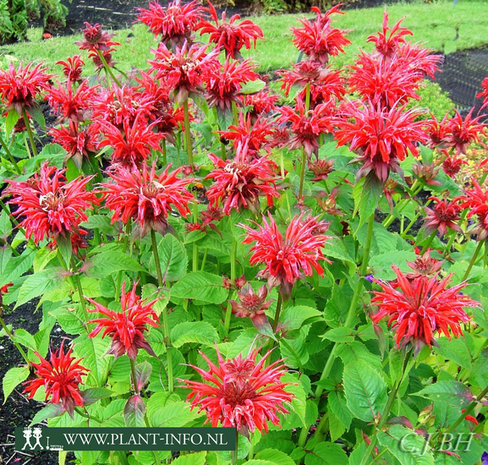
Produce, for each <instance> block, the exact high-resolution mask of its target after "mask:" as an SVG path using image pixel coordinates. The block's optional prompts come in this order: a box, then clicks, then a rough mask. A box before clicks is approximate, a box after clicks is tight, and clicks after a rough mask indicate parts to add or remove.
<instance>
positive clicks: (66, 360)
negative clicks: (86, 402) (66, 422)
mask: <svg viewBox="0 0 488 465" xmlns="http://www.w3.org/2000/svg"><path fill="white" fill-rule="evenodd" d="M72 351H73V348H72V347H71V348H70V349H69V350H68V352H66V353H65V352H64V344H61V347H60V348H59V349H58V351H57V352H54V353H53V352H51V360H50V361H49V362H48V361H47V360H46V359H45V358H43V357H42V356H41V355H40V354H38V353H37V352H35V354H36V355H37V356H38V357H39V360H40V361H41V363H33V364H32V366H33V367H34V368H35V369H36V375H37V379H34V380H30V381H26V382H25V383H24V384H26V387H25V388H24V391H25V392H28V393H29V398H30V399H32V398H33V397H34V395H35V393H36V392H37V390H38V389H39V388H40V387H41V386H43V387H44V390H45V392H46V398H45V400H46V401H47V399H48V398H49V396H51V403H53V404H59V403H61V406H62V408H63V411H66V412H68V413H69V414H70V415H71V416H72V415H73V411H74V409H75V406H78V407H83V397H82V396H81V393H80V390H79V384H80V383H81V377H82V376H84V375H86V374H87V373H88V370H87V369H86V368H85V367H83V366H81V365H80V362H81V360H82V359H78V360H76V359H75V358H74V357H72V356H71V352H72Z"/></svg>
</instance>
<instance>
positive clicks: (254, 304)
mask: <svg viewBox="0 0 488 465" xmlns="http://www.w3.org/2000/svg"><path fill="white" fill-rule="evenodd" d="M267 296H268V290H267V289H266V286H262V287H261V288H259V290H258V293H257V294H256V293H255V292H254V290H253V288H252V286H251V285H250V284H247V285H245V286H244V287H243V288H242V289H241V290H240V291H237V297H238V298H239V302H236V301H235V300H230V301H229V302H230V304H231V306H232V313H234V314H235V315H236V316H237V317H239V318H250V319H251V321H252V323H253V325H254V326H255V327H256V328H257V329H260V328H262V327H263V326H267V325H269V323H268V318H267V316H266V313H265V312H266V310H268V308H269V307H270V305H271V304H272V302H273V301H272V300H266V298H267Z"/></svg>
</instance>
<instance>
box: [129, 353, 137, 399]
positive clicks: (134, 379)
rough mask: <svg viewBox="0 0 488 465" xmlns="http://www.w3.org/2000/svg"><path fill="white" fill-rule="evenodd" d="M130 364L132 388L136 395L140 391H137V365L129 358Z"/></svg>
mask: <svg viewBox="0 0 488 465" xmlns="http://www.w3.org/2000/svg"><path fill="white" fill-rule="evenodd" d="M129 363H130V374H131V378H132V387H133V389H134V392H135V393H136V394H139V391H138V389H137V376H136V364H135V362H134V360H133V359H131V358H129Z"/></svg>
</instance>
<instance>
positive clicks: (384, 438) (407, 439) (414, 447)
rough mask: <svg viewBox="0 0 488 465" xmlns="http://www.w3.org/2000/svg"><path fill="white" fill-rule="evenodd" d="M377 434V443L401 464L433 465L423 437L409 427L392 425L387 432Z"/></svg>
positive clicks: (431, 456) (432, 458) (430, 453)
mask: <svg viewBox="0 0 488 465" xmlns="http://www.w3.org/2000/svg"><path fill="white" fill-rule="evenodd" d="M377 434H378V441H379V443H380V444H381V445H382V446H383V447H386V448H387V449H388V451H389V452H390V453H391V454H392V455H393V456H394V457H395V458H396V459H397V460H398V461H399V462H400V463H401V464H402V465H434V457H433V455H432V452H431V451H430V449H429V448H428V447H427V448H426V447H425V439H424V438H423V437H422V436H419V435H418V434H416V433H415V432H414V431H412V430H411V429H408V428H405V427H404V426H401V425H393V426H391V427H390V428H389V430H388V432H387V433H384V432H383V431H378V433H377ZM424 449H426V450H424Z"/></svg>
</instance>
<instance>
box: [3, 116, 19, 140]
mask: <svg viewBox="0 0 488 465" xmlns="http://www.w3.org/2000/svg"><path fill="white" fill-rule="evenodd" d="M19 119H20V115H19V114H18V113H17V112H16V111H15V110H10V111H9V112H8V114H7V117H6V118H5V132H6V133H7V137H8V136H9V135H10V133H11V132H12V129H13V128H14V126H15V125H16V124H17V121H19Z"/></svg>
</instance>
